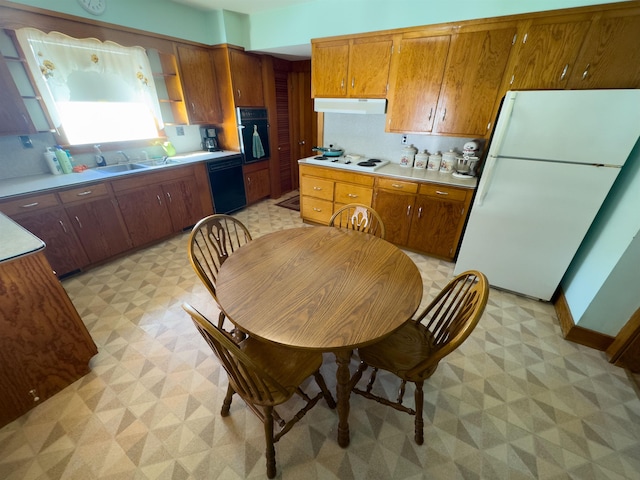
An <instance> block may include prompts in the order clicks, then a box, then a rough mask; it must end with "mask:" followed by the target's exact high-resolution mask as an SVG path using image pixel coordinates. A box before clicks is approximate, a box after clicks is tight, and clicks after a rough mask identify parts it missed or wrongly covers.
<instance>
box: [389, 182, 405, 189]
mask: <svg viewBox="0 0 640 480" xmlns="http://www.w3.org/2000/svg"><path fill="white" fill-rule="evenodd" d="M391 186H392V187H393V188H404V186H403V185H400V184H399V183H392V184H391Z"/></svg>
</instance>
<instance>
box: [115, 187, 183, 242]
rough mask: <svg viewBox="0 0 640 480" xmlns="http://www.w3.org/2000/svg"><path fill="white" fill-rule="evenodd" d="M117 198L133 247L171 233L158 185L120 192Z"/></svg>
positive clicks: (167, 214) (162, 193)
mask: <svg viewBox="0 0 640 480" xmlns="http://www.w3.org/2000/svg"><path fill="white" fill-rule="evenodd" d="M117 198H118V204H119V205H120V212H122V217H123V218H124V222H125V224H126V225H127V230H128V231H129V236H130V237H131V241H132V242H133V246H134V247H137V246H139V245H144V244H147V243H150V242H152V241H154V240H158V239H160V238H164V237H167V236H169V235H170V234H171V233H172V232H173V226H172V223H171V218H170V217H169V212H168V210H167V206H166V204H165V200H164V192H163V191H162V188H160V185H152V186H148V187H140V188H137V189H135V190H129V191H125V192H120V193H118V194H117Z"/></svg>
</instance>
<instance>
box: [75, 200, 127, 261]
mask: <svg viewBox="0 0 640 480" xmlns="http://www.w3.org/2000/svg"><path fill="white" fill-rule="evenodd" d="M66 210H67V213H68V214H69V217H70V221H71V224H72V225H73V228H74V230H75V232H76V234H77V235H78V239H79V240H80V243H82V246H83V247H84V251H85V252H86V253H87V255H88V257H89V260H90V261H91V263H97V262H99V261H101V260H104V259H106V258H110V257H113V256H114V255H117V254H119V253H122V252H124V251H126V250H128V249H129V248H130V243H129V236H128V234H127V231H126V230H125V229H124V226H123V225H122V223H121V220H120V215H119V213H118V211H117V210H116V207H115V206H114V205H113V202H112V200H111V199H110V198H102V199H99V200H93V201H91V202H84V203H79V204H76V205H70V206H67V207H66Z"/></svg>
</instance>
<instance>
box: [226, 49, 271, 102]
mask: <svg viewBox="0 0 640 480" xmlns="http://www.w3.org/2000/svg"><path fill="white" fill-rule="evenodd" d="M229 61H230V64H231V78H232V83H233V98H234V100H235V104H236V107H263V106H264V92H263V89H262V62H261V61H260V57H258V56H256V55H251V54H249V53H243V52H239V51H237V50H234V49H230V50H229Z"/></svg>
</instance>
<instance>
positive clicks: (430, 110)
mask: <svg viewBox="0 0 640 480" xmlns="http://www.w3.org/2000/svg"><path fill="white" fill-rule="evenodd" d="M432 115H433V107H431V108H430V109H429V117H427V120H431V116H432Z"/></svg>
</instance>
